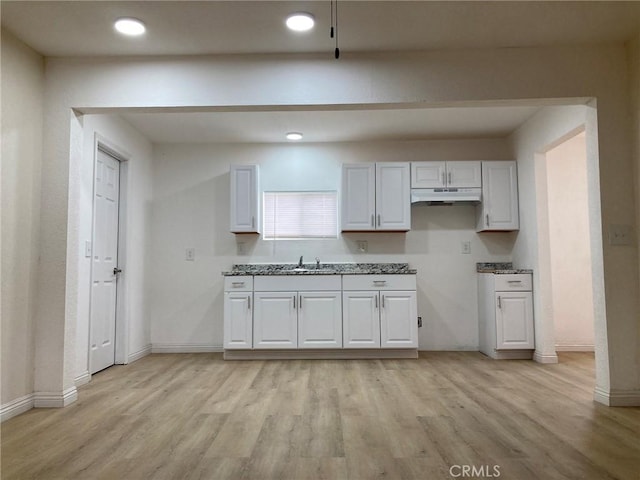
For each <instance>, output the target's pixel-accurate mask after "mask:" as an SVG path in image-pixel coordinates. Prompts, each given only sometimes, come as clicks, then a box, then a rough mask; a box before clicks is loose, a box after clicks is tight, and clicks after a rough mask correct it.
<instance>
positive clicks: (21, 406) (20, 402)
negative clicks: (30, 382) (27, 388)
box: [0, 393, 34, 422]
mask: <svg viewBox="0 0 640 480" xmlns="http://www.w3.org/2000/svg"><path fill="white" fill-rule="evenodd" d="M33 404H34V402H33V393H30V394H29V395H25V396H24V397H20V398H16V399H15V400H11V401H10V402H7V403H5V404H4V405H2V407H0V422H4V421H5V420H9V419H10V418H13V417H15V416H17V415H20V414H21V413H24V412H26V411H28V410H31V409H32V408H33Z"/></svg>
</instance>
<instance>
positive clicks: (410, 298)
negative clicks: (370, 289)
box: [380, 291, 418, 348]
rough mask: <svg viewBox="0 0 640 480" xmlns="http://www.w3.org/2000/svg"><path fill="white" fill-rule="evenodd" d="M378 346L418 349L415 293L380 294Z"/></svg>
mask: <svg viewBox="0 0 640 480" xmlns="http://www.w3.org/2000/svg"><path fill="white" fill-rule="evenodd" d="M380 307H381V308H380V346H381V347H382V348H418V311H417V301H416V292H415V291H414V292H410V291H400V292H396V291H393V292H380Z"/></svg>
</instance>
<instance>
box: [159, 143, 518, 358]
mask: <svg viewBox="0 0 640 480" xmlns="http://www.w3.org/2000/svg"><path fill="white" fill-rule="evenodd" d="M509 150H510V148H509V145H508V144H507V142H506V141H505V140H504V139H502V140H500V139H489V140H449V141H424V142H369V143H366V144H365V143H336V144H297V145H286V144H254V145H247V144H244V145H241V144H226V145H220V144H218V145H214V144H210V145H180V144H161V145H156V146H155V155H154V176H153V190H154V199H153V226H152V234H151V238H152V244H151V245H152V247H151V260H150V261H149V275H148V278H149V285H150V296H149V305H150V306H151V311H150V313H151V318H152V321H151V325H152V344H153V348H154V350H156V351H184V350H193V351H197V350H207V349H209V350H211V349H215V348H221V347H222V318H223V294H222V291H223V277H222V276H221V272H222V271H224V270H229V269H230V268H231V266H232V264H234V263H267V262H282V263H294V262H297V261H298V258H299V257H300V255H304V258H305V261H306V262H313V261H314V258H315V257H319V258H320V259H321V261H322V262H368V261H375V262H408V263H409V264H410V265H411V267H412V268H416V269H417V270H418V276H417V278H418V314H419V315H421V316H422V317H423V320H424V327H423V328H422V329H421V330H420V349H423V350H477V348H478V326H477V284H476V274H475V264H476V262H479V261H508V260H510V258H511V257H510V253H511V248H512V246H513V241H514V239H515V235H514V234H510V233H495V234H489V235H486V234H482V235H478V234H476V233H475V207H474V206H470V205H459V206H449V207H446V206H439V207H426V206H414V207H413V208H412V212H411V213H412V229H411V231H409V232H408V233H406V234H404V233H347V234H344V235H341V236H340V237H339V238H337V239H335V240H329V239H324V240H318V241H313V240H305V241H275V242H274V241H264V240H261V239H260V238H259V237H258V236H257V235H234V234H232V233H229V166H230V165H231V164H232V163H257V164H259V165H260V182H261V189H262V190H263V191H266V190H336V191H338V192H339V191H340V175H341V164H342V163H343V162H345V163H347V162H375V161H419V160H464V159H475V160H508V159H510V158H511V157H510V154H509ZM357 240H366V241H367V242H368V247H369V249H368V253H367V254H363V253H360V252H358V251H357V248H356V241H357ZM463 240H466V241H470V242H471V249H472V254H471V255H463V254H462V253H461V245H460V243H461V242H462V241H463ZM238 242H242V243H244V248H245V249H246V252H247V253H246V254H245V255H237V252H238V245H237V243H238ZM191 247H193V248H195V250H196V259H195V261H193V262H191V261H185V249H186V248H191Z"/></svg>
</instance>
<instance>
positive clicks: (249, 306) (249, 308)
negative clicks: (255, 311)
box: [247, 297, 251, 310]
mask: <svg viewBox="0 0 640 480" xmlns="http://www.w3.org/2000/svg"><path fill="white" fill-rule="evenodd" d="M247 310H251V297H247Z"/></svg>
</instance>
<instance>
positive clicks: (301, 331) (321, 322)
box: [298, 292, 342, 348]
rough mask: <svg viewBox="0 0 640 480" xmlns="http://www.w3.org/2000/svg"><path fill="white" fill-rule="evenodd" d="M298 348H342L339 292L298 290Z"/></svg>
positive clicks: (340, 299)
mask: <svg viewBox="0 0 640 480" xmlns="http://www.w3.org/2000/svg"><path fill="white" fill-rule="evenodd" d="M298 348H342V296H341V294H340V292H300V295H299V297H298Z"/></svg>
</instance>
